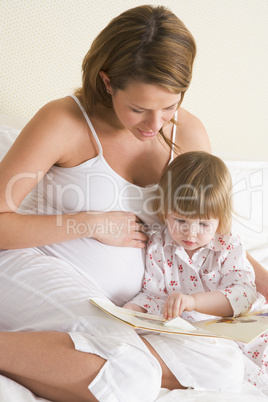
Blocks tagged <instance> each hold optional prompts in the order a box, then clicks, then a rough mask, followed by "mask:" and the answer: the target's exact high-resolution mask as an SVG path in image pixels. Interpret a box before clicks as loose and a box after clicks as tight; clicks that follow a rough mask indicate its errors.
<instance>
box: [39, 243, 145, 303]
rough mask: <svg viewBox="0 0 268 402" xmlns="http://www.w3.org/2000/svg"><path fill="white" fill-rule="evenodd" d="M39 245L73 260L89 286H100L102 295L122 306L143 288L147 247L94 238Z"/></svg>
mask: <svg viewBox="0 0 268 402" xmlns="http://www.w3.org/2000/svg"><path fill="white" fill-rule="evenodd" d="M40 249H41V250H42V251H43V252H44V253H45V254H47V255H51V256H54V257H57V258H60V259H63V260H65V261H67V262H69V263H71V264H72V265H73V266H74V267H75V269H76V270H77V271H78V272H79V273H80V274H81V275H83V277H84V278H85V280H86V281H87V282H88V284H89V286H94V287H96V288H98V289H99V293H100V296H101V295H103V296H105V297H108V298H109V299H110V300H111V301H112V302H113V303H115V304H117V305H119V306H121V305H123V304H124V303H125V302H126V301H128V300H129V299H131V298H132V297H133V296H135V295H136V294H137V293H138V292H139V291H140V289H141V285H142V280H143V275H144V250H141V249H136V248H131V247H113V246H107V245H106V244H102V243H99V242H98V241H96V240H93V239H78V240H72V241H69V242H64V243H59V244H54V245H51V246H44V247H40Z"/></svg>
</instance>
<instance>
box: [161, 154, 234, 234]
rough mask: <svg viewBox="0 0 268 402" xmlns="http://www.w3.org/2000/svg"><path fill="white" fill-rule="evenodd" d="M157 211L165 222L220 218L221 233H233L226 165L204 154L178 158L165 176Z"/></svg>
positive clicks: (229, 178)
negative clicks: (183, 218)
mask: <svg viewBox="0 0 268 402" xmlns="http://www.w3.org/2000/svg"><path fill="white" fill-rule="evenodd" d="M153 208H154V211H155V212H156V213H157V215H158V217H159V219H160V220H161V222H162V223H165V221H166V218H167V214H168V213H170V212H173V213H177V214H178V215H181V216H188V217H189V218H193V219H196V218H197V219H212V218H214V219H219V225H218V229H217V232H218V233H220V234H222V235H224V234H227V233H229V232H230V230H231V224H232V211H233V205H232V179H231V174H230V172H229V170H228V168H227V166H226V165H225V163H224V162H223V161H222V160H221V159H220V158H218V157H216V156H214V155H211V154H209V153H207V152H203V151H195V152H186V153H184V154H181V155H179V156H177V157H176V158H175V159H174V161H173V162H172V163H171V164H170V165H169V166H168V167H167V169H166V171H165V173H164V175H163V176H162V178H161V180H160V182H159V187H158V194H157V196H156V199H155V202H154V207H153Z"/></svg>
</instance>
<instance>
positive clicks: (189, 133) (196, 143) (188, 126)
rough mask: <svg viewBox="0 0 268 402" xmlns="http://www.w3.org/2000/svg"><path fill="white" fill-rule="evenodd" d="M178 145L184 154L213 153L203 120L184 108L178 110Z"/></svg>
mask: <svg viewBox="0 0 268 402" xmlns="http://www.w3.org/2000/svg"><path fill="white" fill-rule="evenodd" d="M176 144H177V145H178V146H179V147H180V148H181V149H182V151H183V152H188V151H200V150H201V151H206V152H211V145H210V141H209V137H208V134H207V131H206V129H205V126H204V125H203V123H202V122H201V120H200V119H199V118H198V117H196V116H195V115H193V114H192V113H190V112H188V111H187V110H185V109H183V108H179V110H178V127H177V135H176Z"/></svg>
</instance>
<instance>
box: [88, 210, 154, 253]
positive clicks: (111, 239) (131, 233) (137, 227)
mask: <svg viewBox="0 0 268 402" xmlns="http://www.w3.org/2000/svg"><path fill="white" fill-rule="evenodd" d="M89 214H90V217H91V222H90V224H89V235H88V237H92V238H94V239H95V240H98V241H99V242H101V243H104V244H108V245H110V246H118V247H136V248H144V247H145V244H146V242H147V240H148V236H147V235H146V234H144V233H143V232H142V223H141V221H140V219H139V218H138V217H137V216H136V215H135V214H134V213H131V212H106V213H103V212H90V213H89Z"/></svg>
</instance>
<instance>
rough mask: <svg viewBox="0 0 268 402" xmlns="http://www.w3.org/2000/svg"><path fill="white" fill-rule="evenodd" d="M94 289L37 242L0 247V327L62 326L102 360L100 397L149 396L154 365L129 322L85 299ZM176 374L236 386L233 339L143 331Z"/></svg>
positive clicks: (155, 382)
mask: <svg viewBox="0 0 268 402" xmlns="http://www.w3.org/2000/svg"><path fill="white" fill-rule="evenodd" d="M96 296H100V295H99V292H97V291H96V290H95V287H94V284H93V283H90V282H89V281H86V280H85V278H84V277H82V276H81V275H80V274H79V273H78V272H77V271H76V270H75V267H73V266H72V265H71V264H68V263H67V262H64V261H61V260H59V259H57V258H55V257H50V256H46V255H44V254H43V253H42V252H40V251H39V250H35V249H28V250H27V249H26V250H15V251H14V250H12V251H11V250H10V251H5V252H0V306H1V308H0V330H1V331H25V330H29V331H40V330H55V331H64V332H68V333H69V335H70V336H71V338H72V340H73V342H74V345H75V348H76V349H77V350H80V351H83V352H87V353H94V354H97V355H99V356H101V357H103V358H104V359H106V360H107V362H106V363H105V365H104V366H103V368H102V369H101V371H100V373H99V374H98V375H97V376H96V378H95V379H94V381H93V382H92V383H91V384H89V389H90V391H91V392H92V393H93V394H94V396H95V397H96V398H97V400H99V401H101V402H125V401H133V402H134V401H141V402H150V401H154V400H155V399H156V398H157V396H158V394H159V391H160V387H161V368H160V365H159V363H158V361H157V360H156V359H155V358H154V357H153V356H152V355H151V353H150V352H149V350H148V349H147V348H146V346H145V345H144V343H143V342H142V340H141V339H140V337H139V336H138V334H137V333H136V331H135V330H133V329H132V328H131V327H129V326H128V325H127V324H124V323H122V322H120V321H119V320H116V319H114V318H112V317H109V316H108V315H107V314H105V313H104V312H102V311H101V310H99V309H98V308H97V307H95V306H93V305H91V304H90V303H89V302H88V300H89V299H90V298H91V297H96ZM145 337H146V339H147V340H148V341H149V342H150V343H151V344H152V346H153V347H154V348H155V349H156V350H157V352H158V353H159V355H160V356H161V357H162V359H163V360H164V361H165V363H166V364H167V366H168V367H169V368H170V369H171V371H172V372H173V373H174V375H175V376H176V378H177V379H178V381H179V382H180V383H181V384H182V385H184V386H186V387H193V388H196V389H211V390H222V391H224V390H228V391H233V392H238V391H239V389H240V384H241V383H242V380H243V374H244V368H243V362H242V356H241V355H242V354H239V352H238V347H237V345H236V344H235V343H233V342H229V341H220V340H211V339H208V338H205V339H200V338H197V337H180V336H176V337H173V336H168V335H159V334H152V333H148V334H147V335H146V336H145Z"/></svg>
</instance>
